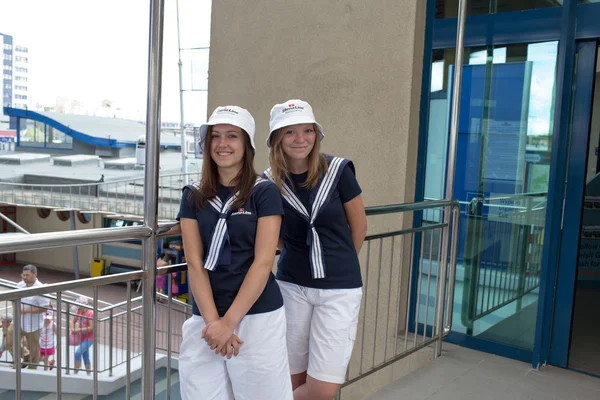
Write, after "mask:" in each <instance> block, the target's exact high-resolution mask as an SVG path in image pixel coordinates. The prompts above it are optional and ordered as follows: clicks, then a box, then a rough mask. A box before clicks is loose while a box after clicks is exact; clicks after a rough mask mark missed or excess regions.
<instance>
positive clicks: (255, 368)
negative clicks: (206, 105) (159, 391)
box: [178, 106, 292, 400]
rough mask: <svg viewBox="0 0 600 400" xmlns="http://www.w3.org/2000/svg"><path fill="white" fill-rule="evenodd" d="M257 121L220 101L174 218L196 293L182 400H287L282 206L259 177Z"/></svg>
mask: <svg viewBox="0 0 600 400" xmlns="http://www.w3.org/2000/svg"><path fill="white" fill-rule="evenodd" d="M254 126H255V124H254V118H252V116H251V115H250V113H249V112H248V111H247V110H245V109H243V108H240V107H237V106H226V107H218V108H217V109H216V110H215V111H214V112H213V114H212V115H211V117H210V119H209V120H208V122H207V123H206V124H204V125H202V127H201V142H200V145H201V146H202V148H203V149H204V153H203V154H204V160H203V163H202V181H201V182H200V183H199V184H195V185H190V186H186V187H185V188H184V190H183V196H182V198H181V207H180V211H179V215H178V219H179V220H180V221H181V231H182V236H183V243H184V248H185V256H186V260H187V263H188V271H189V283H190V287H191V291H192V294H193V298H194V303H193V316H192V317H191V318H190V319H188V320H187V321H186V322H185V323H184V324H183V328H182V331H183V342H182V344H181V356H180V358H179V374H180V381H181V394H182V397H183V398H184V399H190V400H191V399H194V400H195V399H215V400H232V399H234V398H235V399H236V400H244V399H248V400H250V399H252V400H255V399H261V400H262V399H265V400H269V399H272V400H291V399H292V388H291V382H290V378H289V364H288V358H287V349H286V338H285V334H286V322H285V312H284V308H283V299H282V296H281V292H280V291H279V287H278V285H277V282H276V281H275V278H274V276H273V274H272V273H271V268H272V265H273V261H274V258H275V251H276V248H277V241H278V238H279V229H280V225H281V219H282V215H283V205H282V202H281V196H280V195H279V191H278V190H277V187H276V186H275V185H274V184H273V183H271V182H269V181H268V180H265V179H262V178H260V177H258V176H257V174H256V171H255V170H254V167H253V161H254V152H255V146H254V130H255V128H254Z"/></svg>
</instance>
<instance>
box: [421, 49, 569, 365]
mask: <svg viewBox="0 0 600 400" xmlns="http://www.w3.org/2000/svg"><path fill="white" fill-rule="evenodd" d="M557 51H558V43H557V42H544V43H530V44H514V45H504V46H488V47H479V48H467V49H466V56H465V65H464V67H463V83H462V91H461V106H460V117H459V118H460V120H459V132H458V135H459V136H458V146H457V163H456V176H455V190H454V196H455V198H456V199H457V200H458V201H459V202H460V203H461V220H460V236H459V254H458V265H457V271H458V273H457V282H456V292H455V298H454V302H455V306H454V316H453V327H452V329H453V333H454V335H451V338H450V340H451V341H452V340H454V341H455V342H459V343H462V344H465V345H467V346H469V345H470V344H472V345H473V347H476V348H479V349H482V350H484V351H490V352H495V353H500V354H506V355H509V356H513V357H517V358H521V359H523V360H530V359H531V355H532V350H533V343H534V337H535V323H536V314H537V300H538V294H539V285H540V279H539V278H540V268H541V249H542V247H543V233H544V226H545V212H546V201H547V193H548V181H549V174H550V153H551V143H552V130H553V118H554V117H553V109H554V98H555V75H556V59H557ZM454 52H455V51H454V49H446V50H434V52H433V64H432V81H431V95H430V99H431V100H430V117H429V126H428V148H427V166H426V178H425V182H426V183H425V197H426V198H428V199H436V198H443V193H444V190H445V187H444V184H445V182H444V180H443V177H444V176H445V165H446V159H445V154H446V149H447V141H448V121H449V115H450V114H449V113H450V94H451V93H452V78H453V70H454V68H453V67H454V66H453V61H454ZM465 339H466V340H465ZM472 340H476V343H475V342H472ZM469 341H471V342H469ZM507 348H511V349H513V350H510V351H505V350H506V349H507ZM517 353H519V354H517Z"/></svg>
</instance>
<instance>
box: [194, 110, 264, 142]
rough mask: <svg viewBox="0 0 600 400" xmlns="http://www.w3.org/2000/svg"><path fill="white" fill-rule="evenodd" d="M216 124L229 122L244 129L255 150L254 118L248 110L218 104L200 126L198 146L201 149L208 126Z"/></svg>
mask: <svg viewBox="0 0 600 400" xmlns="http://www.w3.org/2000/svg"><path fill="white" fill-rule="evenodd" d="M218 124H229V125H233V126H237V127H238V128H241V129H243V130H244V131H246V133H247V134H248V136H249V137H250V144H251V145H252V148H253V149H254V150H256V146H255V145H254V131H255V130H256V124H255V122H254V118H253V117H252V114H250V112H248V110H246V109H245V108H242V107H238V106H219V107H217V108H215V111H213V113H212V115H211V116H210V118H209V119H208V122H207V123H205V124H203V125H202V126H200V147H201V148H202V149H204V142H205V140H206V132H208V127H209V126H213V125H218Z"/></svg>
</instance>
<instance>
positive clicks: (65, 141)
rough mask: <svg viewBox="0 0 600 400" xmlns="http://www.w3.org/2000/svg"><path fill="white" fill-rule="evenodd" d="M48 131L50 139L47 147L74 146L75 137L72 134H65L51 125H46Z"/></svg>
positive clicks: (61, 147)
mask: <svg viewBox="0 0 600 400" xmlns="http://www.w3.org/2000/svg"><path fill="white" fill-rule="evenodd" d="M46 133H47V139H48V142H47V144H46V146H47V147H49V148H53V149H72V148H73V138H72V137H71V136H69V135H65V134H64V133H63V132H61V131H59V130H58V129H55V128H53V127H51V126H47V127H46Z"/></svg>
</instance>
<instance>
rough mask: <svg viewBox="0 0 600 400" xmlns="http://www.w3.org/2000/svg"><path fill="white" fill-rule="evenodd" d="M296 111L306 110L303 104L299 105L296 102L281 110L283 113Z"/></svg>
mask: <svg viewBox="0 0 600 400" xmlns="http://www.w3.org/2000/svg"><path fill="white" fill-rule="evenodd" d="M296 111H304V107H302V106H297V105H294V104H288V106H287V108H284V109H283V110H281V112H282V113H283V114H286V113H289V112H296Z"/></svg>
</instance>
